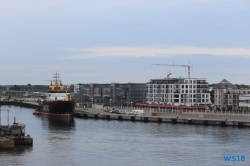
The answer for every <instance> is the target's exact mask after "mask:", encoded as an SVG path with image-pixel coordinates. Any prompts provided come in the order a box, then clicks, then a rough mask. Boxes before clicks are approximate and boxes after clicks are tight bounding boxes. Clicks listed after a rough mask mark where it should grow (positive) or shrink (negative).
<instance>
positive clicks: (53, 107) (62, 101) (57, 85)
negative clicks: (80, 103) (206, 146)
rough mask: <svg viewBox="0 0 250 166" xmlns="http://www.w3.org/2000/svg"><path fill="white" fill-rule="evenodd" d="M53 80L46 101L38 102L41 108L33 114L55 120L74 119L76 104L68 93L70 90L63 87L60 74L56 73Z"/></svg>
mask: <svg viewBox="0 0 250 166" xmlns="http://www.w3.org/2000/svg"><path fill="white" fill-rule="evenodd" d="M53 78H54V80H52V81H51V85H50V86H49V87H48V93H47V95H46V97H45V99H41V100H39V101H38V103H39V104H40V108H38V109H37V110H36V111H35V112H34V113H33V114H34V115H43V116H48V117H53V118H72V117H73V114H74V110H75V104H76V102H75V100H73V99H71V97H70V95H69V93H68V92H69V91H70V89H69V88H68V87H66V86H63V85H62V82H61V80H60V77H59V73H54V77H53ZM53 82H54V84H53Z"/></svg>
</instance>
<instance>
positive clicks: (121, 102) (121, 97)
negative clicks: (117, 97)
mask: <svg viewBox="0 0 250 166" xmlns="http://www.w3.org/2000/svg"><path fill="white" fill-rule="evenodd" d="M123 97H124V96H122V97H121V109H122V99H123Z"/></svg>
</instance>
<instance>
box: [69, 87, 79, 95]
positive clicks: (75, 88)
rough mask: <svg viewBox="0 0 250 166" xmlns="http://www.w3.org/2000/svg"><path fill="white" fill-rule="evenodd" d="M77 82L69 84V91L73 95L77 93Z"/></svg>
mask: <svg viewBox="0 0 250 166" xmlns="http://www.w3.org/2000/svg"><path fill="white" fill-rule="evenodd" d="M79 87H80V86H79V84H71V85H70V90H71V93H73V94H74V95H75V94H77V93H78V92H79V90H80V89H79Z"/></svg>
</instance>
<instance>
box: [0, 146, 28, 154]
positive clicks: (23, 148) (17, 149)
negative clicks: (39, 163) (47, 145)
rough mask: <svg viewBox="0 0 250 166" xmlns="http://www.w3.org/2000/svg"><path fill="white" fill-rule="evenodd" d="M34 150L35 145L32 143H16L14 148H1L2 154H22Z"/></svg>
mask: <svg viewBox="0 0 250 166" xmlns="http://www.w3.org/2000/svg"><path fill="white" fill-rule="evenodd" d="M32 150H33V146H31V145H15V148H14V149H9V150H0V154H8V155H20V154H23V153H29V152H30V151H32Z"/></svg>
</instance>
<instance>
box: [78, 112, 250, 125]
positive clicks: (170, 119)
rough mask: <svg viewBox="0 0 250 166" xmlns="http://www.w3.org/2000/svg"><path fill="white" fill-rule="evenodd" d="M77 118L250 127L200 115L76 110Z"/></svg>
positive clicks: (242, 122) (244, 121) (233, 120)
mask: <svg viewBox="0 0 250 166" xmlns="http://www.w3.org/2000/svg"><path fill="white" fill-rule="evenodd" d="M75 117H78V118H84V119H87V118H92V119H103V120H120V121H122V120H124V121H132V122H136V121H139V122H157V123H172V124H177V123H180V124H187V125H205V126H207V125H217V126H238V127H250V120H249V119H241V118H237V117H236V118H231V119H230V117H228V118H224V117H215V118H214V117H212V118H211V117H206V116H204V117H202V118H201V117H199V116H198V115H185V116H184V115H177V116H176V115H158V116H151V115H143V116H139V115H137V116H134V115H125V114H112V113H107V112H104V111H103V110H99V111H98V110H95V109H76V111H75Z"/></svg>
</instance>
